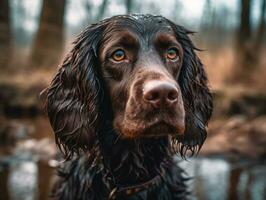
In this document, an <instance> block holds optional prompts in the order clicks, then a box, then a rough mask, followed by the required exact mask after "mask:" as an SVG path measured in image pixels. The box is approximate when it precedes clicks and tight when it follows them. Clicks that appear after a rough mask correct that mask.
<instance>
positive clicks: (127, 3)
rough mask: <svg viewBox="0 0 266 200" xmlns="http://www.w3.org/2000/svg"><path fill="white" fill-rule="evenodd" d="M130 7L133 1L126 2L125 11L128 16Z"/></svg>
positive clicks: (127, 0)
mask: <svg viewBox="0 0 266 200" xmlns="http://www.w3.org/2000/svg"><path fill="white" fill-rule="evenodd" d="M132 5H133V1H132V0H126V9H127V14H130V13H131V11H132Z"/></svg>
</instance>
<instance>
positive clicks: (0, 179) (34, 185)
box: [0, 158, 266, 200]
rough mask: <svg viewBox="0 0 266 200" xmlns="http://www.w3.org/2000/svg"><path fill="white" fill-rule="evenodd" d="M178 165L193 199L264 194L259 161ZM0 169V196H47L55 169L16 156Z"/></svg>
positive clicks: (259, 198)
mask: <svg viewBox="0 0 266 200" xmlns="http://www.w3.org/2000/svg"><path fill="white" fill-rule="evenodd" d="M0 163H1V162H0ZM180 165H181V166H182V167H183V168H184V169H185V170H186V171H187V173H188V174H189V175H191V176H193V177H194V179H192V180H191V181H190V182H189V184H188V185H189V187H191V190H192V191H193V195H194V197H193V199H198V200H225V199H229V200H231V199H232V200H236V199H241V200H242V199H246V200H249V199H251V200H263V199H265V197H266V196H265V189H266V173H265V172H266V166H265V165H263V164H259V163H257V164H254V165H250V163H249V162H245V163H243V162H242V163H240V162H238V163H232V162H228V161H227V160H225V159H222V158H215V159H214V158H197V159H192V160H191V161H182V162H181V163H180ZM0 170H1V171H0V185H1V188H0V192H1V193H0V195H1V196H0V200H2V199H3V200H9V199H11V200H24V199H25V200H32V199H41V200H45V199H48V195H49V189H50V186H51V180H52V178H53V174H54V171H55V170H54V168H52V167H50V166H49V165H48V163H47V162H43V161H39V162H35V161H33V160H31V161H30V160H24V161H23V160H20V161H16V162H15V163H12V162H11V163H10V164H9V167H8V168H5V169H4V168H0Z"/></svg>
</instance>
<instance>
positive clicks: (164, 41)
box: [154, 32, 179, 46]
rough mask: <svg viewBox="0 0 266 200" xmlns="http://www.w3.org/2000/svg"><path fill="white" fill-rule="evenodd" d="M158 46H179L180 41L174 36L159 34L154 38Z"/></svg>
mask: <svg viewBox="0 0 266 200" xmlns="http://www.w3.org/2000/svg"><path fill="white" fill-rule="evenodd" d="M154 42H155V43H156V44H160V45H164V46H168V45H178V44H179V43H178V41H177V39H176V38H175V36H174V35H173V34H170V33H165V32H158V33H157V34H156V36H155V38H154Z"/></svg>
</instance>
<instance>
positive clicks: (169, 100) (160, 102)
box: [143, 81, 178, 108]
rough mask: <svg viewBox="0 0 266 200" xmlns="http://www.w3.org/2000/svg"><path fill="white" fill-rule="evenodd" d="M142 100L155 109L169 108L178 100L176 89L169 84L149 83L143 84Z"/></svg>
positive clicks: (163, 82)
mask: <svg viewBox="0 0 266 200" xmlns="http://www.w3.org/2000/svg"><path fill="white" fill-rule="evenodd" d="M143 99H144V101H145V102H147V103H150V104H152V105H153V106H154V107H156V108H162V107H165V106H166V107H170V106H172V105H174V104H175V103H176V102H177V100H178V89H177V87H176V86H175V85H174V84H173V83H171V82H167V81H149V82H147V83H146V84H144V87H143Z"/></svg>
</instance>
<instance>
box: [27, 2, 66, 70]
mask: <svg viewBox="0 0 266 200" xmlns="http://www.w3.org/2000/svg"><path fill="white" fill-rule="evenodd" d="M65 4H66V0H56V1H55V0H43V5H42V10H41V16H40V23H39V29H38V31H37V34H36V37H35V40H34V44H33V48H32V57H31V58H32V64H33V65H34V66H38V67H42V66H44V65H45V66H49V65H54V64H56V63H57V62H58V59H59V57H60V54H61V51H62V48H63V42H64V13H65Z"/></svg>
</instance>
